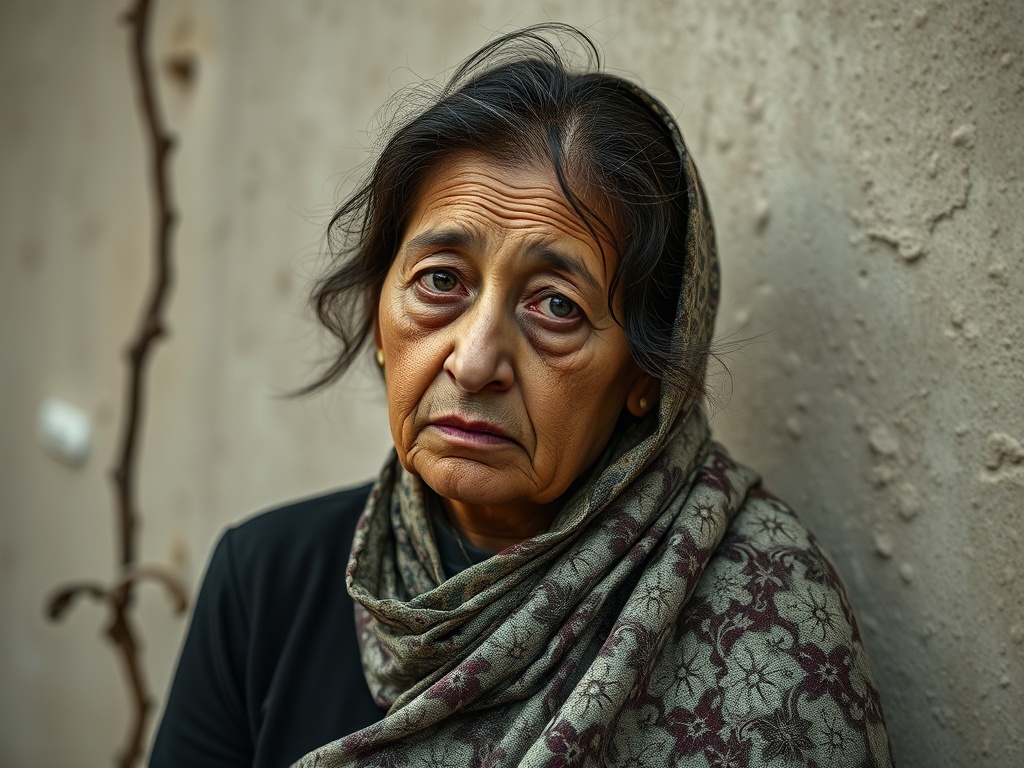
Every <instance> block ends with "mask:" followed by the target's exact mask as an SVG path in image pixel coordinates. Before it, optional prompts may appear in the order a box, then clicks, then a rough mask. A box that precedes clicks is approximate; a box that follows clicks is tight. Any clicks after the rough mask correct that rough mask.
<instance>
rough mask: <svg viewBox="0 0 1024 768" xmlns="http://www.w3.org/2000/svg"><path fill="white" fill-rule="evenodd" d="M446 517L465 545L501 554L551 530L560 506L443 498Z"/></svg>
mask: <svg viewBox="0 0 1024 768" xmlns="http://www.w3.org/2000/svg"><path fill="white" fill-rule="evenodd" d="M441 506H442V507H443V508H444V513H445V515H447V516H448V520H449V521H450V522H451V524H452V525H453V526H454V527H455V530H457V531H458V532H459V535H460V536H462V537H463V538H464V539H465V540H466V541H468V542H470V543H471V544H473V546H475V547H479V548H480V549H483V550H486V551H487V552H501V551H502V550H503V549H508V548H509V547H511V546H513V545H514V544H518V543H520V542H522V541H526V540H527V539H532V538H533V537H534V536H539V535H540V534H542V533H544V532H545V531H547V530H548V529H549V528H550V527H551V523H552V521H553V520H554V519H555V514H556V512H557V511H558V508H559V504H558V503H557V502H551V503H549V504H531V505H527V506H526V507H525V508H524V507H523V506H522V505H512V506H508V505H496V506H491V505H478V504H466V503H465V502H461V501H455V500H453V499H446V498H443V497H442V498H441Z"/></svg>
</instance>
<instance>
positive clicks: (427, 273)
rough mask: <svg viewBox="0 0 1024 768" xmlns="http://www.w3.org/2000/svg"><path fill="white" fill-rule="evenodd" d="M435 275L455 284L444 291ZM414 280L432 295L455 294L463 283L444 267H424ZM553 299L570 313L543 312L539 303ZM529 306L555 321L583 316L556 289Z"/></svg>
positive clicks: (564, 320)
mask: <svg viewBox="0 0 1024 768" xmlns="http://www.w3.org/2000/svg"><path fill="white" fill-rule="evenodd" d="M437 275H447V276H449V277H450V278H451V279H452V280H453V281H454V282H455V285H454V286H453V287H452V289H451V290H450V291H444V290H441V289H439V288H437V287H436V286H434V285H432V280H431V278H433V277H435V276H437ZM414 282H415V283H416V284H418V285H420V286H422V289H423V290H425V291H428V292H429V293H430V294H431V295H432V296H453V295H455V296H457V295H459V294H458V293H457V292H456V289H457V288H458V287H459V286H460V285H462V284H463V283H462V280H461V279H460V278H459V275H458V273H457V272H456V271H454V270H451V269H445V268H433V269H425V270H423V271H422V272H419V273H417V274H416V275H415V277H414ZM553 299H560V300H562V301H565V302H566V303H567V304H569V307H570V314H569V315H567V316H565V317H560V316H558V315H556V314H555V313H554V312H553V311H550V310H549V311H548V312H545V311H544V310H543V309H540V307H541V305H542V304H543V303H544V302H550V301H552V300H553ZM529 308H531V309H535V311H537V312H539V313H540V314H541V315H543V316H544V317H545V318H546V319H547V320H549V321H551V322H556V323H571V322H575V321H578V320H580V319H581V318H583V317H584V314H583V309H582V308H581V307H580V305H579V304H577V303H576V302H575V301H573V300H572V299H570V298H569V297H568V296H566V295H565V294H562V293H558V292H557V291H548V292H545V293H543V294H542V295H541V296H540V297H539V298H538V299H536V300H534V301H532V302H531V303H530V304H529Z"/></svg>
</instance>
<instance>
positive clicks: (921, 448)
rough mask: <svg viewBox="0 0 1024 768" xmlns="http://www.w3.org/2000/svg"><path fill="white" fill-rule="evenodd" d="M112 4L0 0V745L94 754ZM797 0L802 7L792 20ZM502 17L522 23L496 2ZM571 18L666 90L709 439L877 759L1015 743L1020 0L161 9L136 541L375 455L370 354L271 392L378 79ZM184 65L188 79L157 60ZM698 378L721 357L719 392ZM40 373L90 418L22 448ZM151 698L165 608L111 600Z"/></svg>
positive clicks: (325, 480) (981, 754)
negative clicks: (779, 528) (861, 714)
mask: <svg viewBox="0 0 1024 768" xmlns="http://www.w3.org/2000/svg"><path fill="white" fill-rule="evenodd" d="M124 5H125V3H122V2H113V1H112V0H111V1H107V2H99V1H98V0H97V1H96V2H91V3H81V2H77V1H76V0H65V1H64V2H56V1H55V0H48V1H47V2H28V0H25V1H24V2H13V1H11V0H8V2H4V3H3V4H2V5H0V92H2V93H3V94H4V98H3V100H2V101H0V151H2V153H3V167H4V173H3V174H2V176H0V249H2V250H0V351H2V355H3V364H2V366H0V382H2V388H0V391H2V393H3V396H2V398H0V425H2V428H3V434H4V439H3V441H2V442H0V477H2V480H3V483H2V488H3V491H2V495H0V515H2V534H0V576H2V578H0V614H2V615H3V617H4V618H3V622H2V624H0V679H2V680H3V681H4V683H3V685H2V686H0V722H3V723H4V727H3V729H2V730H0V764H3V765H4V766H12V768H18V767H19V766H25V767H26V768H27V767H29V766H38V765H69V766H70V765H74V766H79V765H81V766H86V765H104V764H109V759H110V755H111V753H112V752H113V749H114V746H115V745H116V744H117V743H118V741H119V740H120V738H121V736H122V733H123V729H124V727H125V724H126V711H125V704H124V701H125V697H124V693H123V690H122V682H121V680H120V678H119V677H118V670H117V669H116V667H115V662H114V657H113V655H112V654H111V652H110V651H109V649H108V648H107V647H106V646H105V645H103V644H102V643H101V640H100V638H99V635H100V633H101V630H102V627H103V619H104V616H103V615H102V614H101V613H100V611H99V609H98V608H96V607H95V606H91V605H81V606H78V607H77V608H76V609H75V610H74V611H73V613H72V614H71V616H70V617H69V618H68V619H67V620H66V621H65V622H64V623H63V624H62V625H59V626H52V625H48V624H46V623H44V621H43V620H42V615H41V613H42V611H41V606H42V603H43V600H44V598H45V595H46V593H47V591H48V590H49V589H50V588H51V587H53V586H54V585H56V584H58V583H60V582H63V581H65V580H67V579H72V578H78V577H83V576H94V577H99V578H107V577H108V576H109V575H110V574H111V570H112V564H113V544H112V542H113V537H112V514H111V508H112V507H111V499H110V489H109V488H108V483H107V480H106V470H107V468H108V466H109V465H110V463H111V458H110V457H111V456H112V454H113V450H114V445H115V439H116V436H117V428H118V426H119V424H120V418H121V401H120V397H121V395H120V390H121V385H122V376H123V372H122V370H121V367H120V366H121V358H120V355H121V351H122V348H123V346H124V343H125V340H126V338H127V336H128V332H129V329H130V327H131V325H132V323H133V322H134V319H135V317H136V314H137V311H138V306H139V302H140V299H141V294H142V290H143V288H144V285H145V279H146V276H147V270H148V262H147V253H148V251H147V248H148V244H149V231H150V230H149V227H150V223H149V218H148V217H149V213H150V212H149V208H148V199H147V191H148V190H147V187H146V184H145V178H144V175H143V173H144V170H143V162H144V155H143V145H142V140H141V133H140V130H139V124H138V116H137V114H136V113H135V111H134V108H133V102H132V98H133V92H132V83H131V80H130V79H129V77H128V69H127V58H126V50H125V32H124V30H123V28H121V27H119V26H118V25H117V24H116V18H117V16H118V14H119V13H120V12H121V10H122V9H123V6H124ZM823 6H824V7H823ZM524 9H525V10H524ZM544 18H552V19H559V20H565V21H570V22H574V23H577V24H579V25H582V26H584V27H587V28H589V29H590V31H591V32H592V33H593V35H594V37H595V38H596V39H597V40H598V42H599V43H601V44H602V45H603V47H604V50H605V53H606V56H607V60H608V63H609V65H610V66H611V67H612V68H614V69H617V70H621V71H626V72H627V73H631V74H633V75H635V76H637V77H639V78H640V79H641V80H642V81H643V82H644V83H646V84H647V85H648V86H649V87H651V88H652V89H653V90H654V91H655V92H656V93H657V94H659V95H660V96H661V97H662V98H663V99H664V100H665V101H666V102H667V103H668V105H669V106H670V107H671V108H672V109H673V110H675V111H676V113H677V115H678V117H679V119H680V122H681V124H682V126H683V129H684V132H685V133H686V134H687V136H688V138H689V141H690V144H691V146H692V149H693V151H694V154H695V155H696V156H697V158H698V161H699V163H700V165H701V168H702V169H703V173H704V176H705V178H706V181H707V183H708V187H709V190H710V194H711V199H712V204H713V207H714V209H715V212H716V217H717V222H718V229H719V232H720V240H721V242H720V245H721V251H722V258H723V269H724V279H725V286H726V295H725V300H724V306H723V310H722V315H721V317H720V330H721V332H722V335H723V337H731V338H733V339H750V341H748V342H747V343H746V344H745V345H744V346H743V347H742V348H741V349H740V350H739V351H736V352H733V353H732V354H731V355H730V356H729V358H728V365H729V368H730V369H731V372H732V385H731V386H732V390H733V394H732V397H731V400H729V402H728V405H727V406H726V407H724V408H723V409H722V410H720V411H719V413H718V414H717V416H716V419H715V425H716V428H717V429H718V432H719V435H720V436H721V437H722V439H723V441H724V442H726V443H727V444H728V445H729V446H730V447H731V448H732V449H733V451H734V452H735V453H736V454H737V455H738V456H739V457H740V458H741V459H743V460H745V461H747V462H749V463H751V464H753V465H755V466H756V467H758V468H759V469H760V470H761V471H762V472H763V474H764V476H765V478H766V482H767V483H768V484H769V485H770V486H771V487H772V488H773V489H774V490H776V491H778V492H779V493H781V494H782V495H783V496H784V497H785V498H787V499H789V500H790V501H791V502H792V503H793V504H794V506H796V507H797V508H798V510H800V511H801V513H802V514H803V516H804V517H805V519H806V520H807V521H808V522H809V523H810V525H811V526H812V528H813V529H814V530H815V531H816V532H817V533H818V535H819V537H820V538H821V539H822V540H823V541H824V543H825V545H826V546H827V548H828V549H829V550H830V551H831V552H832V553H833V555H834V557H835V559H836V561H837V563H838V565H839V568H840V570H841V572H842V573H843V574H844V576H845V579H846V581H847V584H848V586H849V588H850V592H851V595H852V598H853V600H854V603H855V605H856V607H857V609H858V612H859V616H860V618H861V623H862V626H863V629H864V631H865V634H866V637H867V642H868V647H869V651H870V654H871V657H872V660H873V663H874V666H875V669H876V673H877V676H878V678H879V683H880V686H881V689H882V693H883V698H884V705H885V707H886V713H887V716H888V720H889V724H890V732H891V735H892V739H893V742H894V747H895V752H896V755H897V758H898V759H899V761H900V763H901V764H902V765H904V766H938V765H966V764H979V765H992V766H1014V765H1020V764H1021V763H1022V762H1024V742H1022V736H1021V733H1022V731H1024V729H1022V727H1021V714H1020V713H1021V711H1024V663H1022V662H1024V597H1022V592H1024V589H1022V580H1024V542H1022V540H1021V537H1022V535H1024V521H1022V519H1021V518H1022V514H1024V447H1022V442H1024V408H1022V405H1021V402H1022V396H1021V392H1022V391H1024V275H1022V265H1024V260H1022V255H1024V254H1022V252H1021V251H1022V244H1024V217H1022V216H1021V214H1020V211H1021V210H1022V209H1024V178H1022V174H1024V162H1022V161H1024V143H1022V142H1021V138H1020V136H1021V133H1020V131H1021V128H1020V126H1021V124H1022V123H1024V44H1022V41H1024V5H1022V4H1021V3H1019V2H1016V1H1015V0H993V1H992V2H979V1H975V2H961V3H953V2H948V0H947V2H941V0H938V1H937V0H922V2H919V3H916V4H913V5H910V6H908V5H906V4H903V3H896V2H882V1H881V0H867V1H866V2H863V3H857V4H853V3H845V2H840V0H834V2H830V3H827V4H822V3H815V2H811V1H810V0H805V1H804V2H798V1H796V0H793V1H792V2H758V3H756V4H754V3H749V2H742V1H741V0H723V1H722V2H716V3H713V4H711V3H698V2H696V1H695V0H692V1H691V0H686V1H683V0H677V1H672V0H663V1H662V2H649V3H638V2H630V1H629V0H617V1H613V0H606V1H605V2H598V1H597V0H594V1H592V2H576V3H571V4H570V3H562V2H553V1H551V0H548V2H545V3H543V5H542V4H541V3H539V2H529V3H527V2H521V1H520V2H513V1H512V0H504V1H502V2H491V3H487V4H484V3H468V2H447V3H443V4H442V3H414V2H404V3H398V2H372V3H371V2H342V1H341V0H336V1H334V2H327V1H321V2H313V1H309V2H289V3H278V2H269V1H267V2H255V3H246V4H244V6H243V4H240V3H228V2H218V3H209V2H198V0H194V1H193V2H187V1H186V0H163V1H162V2H160V3H159V6H158V17H157V25H156V29H155V35H154V45H153V48H154V54H155V57H156V61H157V63H158V64H159V65H160V66H159V72H160V89H161V97H162V101H163V104H164V106H165V111H166V114H167V118H168V120H169V122H170V123H171V125H172V127H173V129H174V131H175V132H176V133H177V134H178V135H179V137H180V140H181V143H180V146H179V150H178V151H177V152H176V154H175V156H174V159H173V166H172V168H173V176H174V187H175V192H176V195H177V198H178V200H179V204H180V209H181V213H182V225H181V228H180V230H179V238H178V265H179V272H178V276H177V283H176V286H175V292H174V294H173V296H172V304H171V311H170V325H171V337H170V339H169V341H168V342H167V343H165V344H164V345H162V346H161V347H160V348H159V349H158V351H157V353H156V357H155V363H154V366H153V370H152V377H151V390H152V396H151V399H150V409H149V413H148V416H147V420H146V424H145V439H144V441H143V445H142V475H141V495H142V502H143V504H142V508H143V516H144V525H143V529H142V550H143V555H144V557H145V559H147V560H149V561H156V562H163V563H169V564H171V565H172V566H173V567H174V568H176V569H178V570H179V571H180V573H181V574H182V575H183V577H184V578H185V579H186V580H187V581H188V583H189V584H190V585H192V586H194V585H195V584H196V583H197V581H198V579H199V578H200V575H201V572H202V568H203V564H204V562H205V559H206V557H207V554H208V552H209V549H210V546H211V544H212V542H213V540H214V538H215V536H216V534H217V533H218V531H219V530H220V529H221V528H222V527H223V526H224V525H226V524H227V523H229V522H231V521H233V520H237V519H239V518H241V517H243V516H245V515H247V514H249V513H251V512H253V511H255V510H257V509H259V508H261V507H264V506H266V505H268V504H271V503H274V502H277V501H281V500H284V499H287V498H289V497H294V496H297V495H302V494H307V493H312V492H315V491H318V490H321V489H324V488H327V487H331V486H336V485H340V484H344V483H347V482H350V481H355V480H358V479H362V478H366V477H369V476H371V475H372V474H373V473H374V472H375V470H376V468H377V466H378V465H379V463H380V461H381V460H382V457H383V455H384V451H385V449H386V441H385V437H386V431H385V427H384V424H385V422H384V418H383V400H382V396H381V394H380V392H379V391H378V389H377V387H376V385H375V384H374V383H373V379H372V377H371V376H369V375H367V372H366V371H361V372H358V373H357V374H356V375H354V376H352V377H350V379H349V380H348V381H347V383H346V385H345V386H344V387H343V388H342V389H339V390H337V391H335V392H332V393H331V394H329V395H327V396H324V397H321V398H319V399H314V400H308V401H302V402H295V401H285V400H281V399H278V398H276V397H275V396H276V395H277V394H279V393H280V392H281V391H282V390H284V389H286V388H288V387H290V386H293V385H295V384H297V383H299V382H300V381H301V380H302V379H303V377H304V376H305V375H306V374H307V373H308V371H309V370H310V365H311V363H312V362H313V361H314V360H315V359H316V358H317V356H318V354H319V353H320V352H321V351H322V349H321V348H320V347H319V346H318V343H317V337H316V334H315V332H314V330H313V328H312V325H311V323H310V322H309V320H308V318H307V317H306V316H305V314H304V311H303V308H302V299H303V290H304V285H305V284H306V282H307V280H308V278H309V276H310V275H311V274H313V272H314V271H315V269H316V266H317V253H318V250H319V246H320V237H321V233H322V225H323V223H324V221H325V218H326V216H327V215H328V213H329V210H330V207H331V204H332V203H333V201H334V200H335V199H336V193H337V192H338V190H343V189H345V188H346V178H347V174H348V172H349V171H350V170H351V169H353V168H355V167H356V166H357V165H358V164H360V163H362V162H364V161H365V160H366V158H367V157H368V156H369V155H368V152H367V149H368V147H369V146H370V137H368V135H367V133H366V129H367V127H368V126H370V127H372V126H373V125H374V114H375V111H376V109H377V107H378V106H379V105H380V104H381V103H382V102H383V100H384V99H385V98H386V97H387V96H388V95H389V94H390V93H391V92H392V90H393V89H395V88H397V87H400V86H402V85H404V84H406V83H408V82H412V81H415V80H416V78H417V77H418V76H433V75H435V74H437V73H439V72H441V71H443V69H444V68H445V67H446V66H451V65H453V64H454V63H456V62H457V61H458V60H459V59H461V58H462V57H463V56H464V55H466V54H467V53H469V52H470V51H471V50H473V49H474V48H476V47H477V46H479V45H480V44H481V43H483V42H484V41H486V40H487V39H488V37H489V36H490V34H491V33H492V32H494V31H497V30H501V29H505V28H511V27H517V26H521V25H524V24H527V23H530V22H533V21H539V20H543V19H544ZM182 57H185V58H192V59H193V60H194V61H195V63H196V78H195V80H194V81H193V82H192V83H185V82H181V81H179V80H177V79H175V78H174V77H173V76H172V75H171V74H169V70H168V69H167V67H166V66H165V65H166V63H167V62H168V61H171V60H175V59H181V58H182ZM717 381H718V382H719V383H720V385H721V387H722V388H723V390H724V389H727V384H726V381H727V380H726V378H725V377H724V376H720V377H718V378H717ZM50 395H56V396H60V397H63V398H65V399H67V400H70V401H71V402H73V403H76V404H77V405H79V406H81V407H82V408H84V409H85V410H86V411H87V412H88V413H89V414H90V415H91V416H92V418H93V420H94V425H95V428H96V434H95V445H94V451H93V454H92V456H91V458H90V460H89V461H88V462H87V463H86V464H85V466H84V467H82V468H79V469H75V468H70V467H67V466H64V465H62V464H60V463H58V462H56V461H54V460H53V459H51V458H50V457H48V456H47V455H46V454H44V453H43V451H42V450H41V448H40V447H39V446H38V443H37V441H36V438H35V431H34V430H35V426H34V420H35V413H36V410H37V408H38V407H39V404H40V402H41V400H42V399H43V398H44V397H47V396H50ZM140 615H141V619H142V622H143V626H144V631H145V636H146V642H147V644H146V669H147V671H148V673H149V675H150V677H151V678H152V680H153V683H154V687H155V688H156V690H157V694H158V695H159V696H161V697H162V695H163V691H164V689H165V686H166V682H167V679H168V676H169V674H170V671H171V668H172V666H173V661H174V655H175V653H176V648H177V646H178V643H179V642H180V637H181V633H182V632H183V630H184V626H185V624H184V621H182V620H181V619H177V618H174V617H172V616H171V615H170V611H169V609H168V607H167V606H166V604H165V602H164V599H163V597H162V595H160V594H158V593H157V592H155V591H154V592H150V591H148V589H147V590H143V592H142V593H141V600H140Z"/></svg>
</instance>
